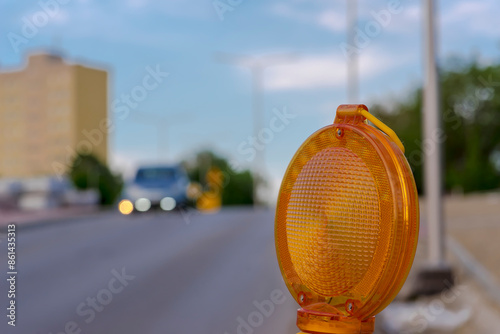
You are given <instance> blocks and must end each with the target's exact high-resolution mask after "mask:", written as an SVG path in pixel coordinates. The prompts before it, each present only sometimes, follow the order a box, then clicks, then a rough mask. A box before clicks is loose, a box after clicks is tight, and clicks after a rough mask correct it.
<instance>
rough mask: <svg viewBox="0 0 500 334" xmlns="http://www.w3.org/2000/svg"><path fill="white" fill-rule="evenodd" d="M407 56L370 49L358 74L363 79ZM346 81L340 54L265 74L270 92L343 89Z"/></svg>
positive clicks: (304, 60)
mask: <svg viewBox="0 0 500 334" xmlns="http://www.w3.org/2000/svg"><path fill="white" fill-rule="evenodd" d="M407 59H408V57H405V56H402V55H394V54H388V53H385V52H383V51H378V50H371V52H366V53H362V54H361V55H360V58H359V72H360V74H361V75H362V77H363V79H364V80H367V79H370V78H373V77H374V76H376V75H378V74H380V73H383V72H385V71H388V70H391V69H394V68H395V67H398V66H401V65H403V64H404V63H405V62H406V61H407ZM346 81H347V59H346V58H344V57H343V56H342V55H341V54H339V53H327V54H320V55H312V56H305V57H303V58H302V59H300V60H299V61H297V62H295V63H290V64H286V65H281V66H276V67H272V68H270V69H268V70H267V71H266V83H265V86H266V88H267V89H269V90H298V89H301V90H303V89H317V88H325V87H342V86H345V84H346Z"/></svg>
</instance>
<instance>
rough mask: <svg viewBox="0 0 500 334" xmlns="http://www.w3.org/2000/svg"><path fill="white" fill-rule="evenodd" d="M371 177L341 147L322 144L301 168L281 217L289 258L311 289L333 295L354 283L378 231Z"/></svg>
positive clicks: (362, 272) (370, 255)
mask: <svg viewBox="0 0 500 334" xmlns="http://www.w3.org/2000/svg"><path fill="white" fill-rule="evenodd" d="M379 220H380V208H379V201H378V196H377V188H376V185H375V181H374V179H373V177H372V175H371V173H370V170H369V169H368V167H367V166H366V164H365V163H364V162H363V160H361V159H360V158H359V157H358V156H357V155H355V154H354V153H353V152H352V151H351V150H349V149H347V148H335V147H334V148H326V149H324V150H322V151H320V152H318V153H317V154H316V155H315V156H314V157H312V158H311V159H310V160H309V161H308V162H307V163H306V164H305V165H304V167H303V168H302V170H301V172H300V173H299V175H298V177H297V179H296V181H295V184H294V185H293V188H292V192H291V196H290V202H289V206H288V213H287V217H286V232H287V239H288V240H287V241H288V247H289V251H290V257H291V261H292V263H293V265H294V267H295V270H296V271H297V274H298V276H299V277H300V279H301V280H302V282H303V283H304V284H306V285H307V286H309V287H310V288H311V289H312V290H313V291H315V292H317V293H319V294H321V295H325V296H335V295H339V294H342V293H345V292H347V291H348V290H350V289H352V288H353V287H354V286H355V285H356V284H358V283H359V282H360V281H361V280H362V278H363V276H364V275H365V273H366V271H367V270H368V267H369V266H370V263H371V262H372V260H373V255H374V252H375V247H376V245H377V241H378V238H379V232H380V224H379Z"/></svg>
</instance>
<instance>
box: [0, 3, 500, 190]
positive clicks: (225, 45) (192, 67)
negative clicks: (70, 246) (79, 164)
mask: <svg viewBox="0 0 500 334" xmlns="http://www.w3.org/2000/svg"><path fill="white" fill-rule="evenodd" d="M349 1H350V0H349ZM392 2H394V1H393V0H390V1H385V0H370V1H368V0H360V1H359V3H358V6H359V23H358V27H359V28H360V29H361V31H365V29H366V27H367V25H369V24H370V23H373V22H376V19H375V17H374V15H373V13H374V12H375V13H380V12H381V11H386V12H387V10H388V8H389V6H390V3H392ZM396 2H398V1H396ZM42 3H46V4H47V5H49V4H50V3H52V4H53V3H57V6H56V7H54V6H52V7H50V6H49V7H48V8H52V9H51V10H53V12H52V13H51V15H50V16H47V17H48V19H47V22H46V23H44V22H43V21H42V23H44V24H40V27H39V28H38V31H37V32H36V33H35V34H34V36H32V37H30V38H27V40H26V43H23V44H19V45H18V50H16V49H15V48H14V47H13V46H12V44H11V42H10V41H9V33H14V34H18V35H21V36H22V29H23V25H24V24H25V21H23V20H26V19H27V20H29V21H30V22H32V21H33V20H34V16H36V15H37V14H39V13H40V12H41V11H43V7H44V5H42ZM221 3H222V4H223V5H224V4H225V5H226V6H230V7H226V9H228V8H229V9H231V10H227V11H225V12H224V14H223V18H224V19H223V20H221V16H220V15H219V14H218V12H217V10H216V8H215V7H214V3H213V1H212V0H196V1H195V0H182V1H181V0H168V1H161V2H160V1H152V0H122V1H106V2H102V1H94V0H65V1H62V0H60V2H57V1H56V0H45V1H43V0H42V1H41V2H37V1H6V0H0V6H1V8H2V10H1V20H0V34H1V38H0V66H9V67H10V66H20V64H22V63H23V62H24V59H25V56H26V53H28V52H30V51H32V50H39V49H43V48H46V47H48V46H51V45H57V46H58V47H59V48H61V49H63V50H64V53H65V54H66V56H67V57H69V59H71V60H72V61H74V62H84V63H89V64H94V65H97V66H102V67H105V68H107V69H109V70H110V72H111V96H110V101H112V100H113V99H114V98H117V97H119V96H121V94H130V93H131V91H132V90H133V88H134V87H136V86H137V85H141V83H142V81H143V78H144V76H145V75H147V73H148V72H147V70H146V68H147V67H148V66H149V67H151V68H155V67H157V66H159V68H160V69H161V70H163V71H165V72H169V76H168V77H167V78H166V79H165V80H164V81H163V82H161V84H159V86H158V87H157V88H156V89H154V90H152V91H150V92H149V93H148V95H147V98H145V99H144V100H143V101H141V102H140V103H139V105H138V106H137V108H136V109H135V110H132V112H131V114H130V115H129V117H127V118H125V119H123V120H122V119H115V121H116V131H115V132H114V133H113V134H112V135H111V138H110V139H111V140H110V149H111V158H112V161H113V165H114V166H115V168H119V169H121V170H125V171H130V170H132V169H133V166H134V165H136V164H137V163H140V162H143V161H154V160H155V159H157V158H158V150H157V144H158V137H157V128H158V127H157V123H156V122H155V121H154V119H153V118H151V120H150V121H146V122H138V117H137V116H134V114H135V113H137V112H148V113H153V114H156V115H159V116H160V117H162V118H163V119H167V120H169V121H170V120H171V123H170V122H169V126H168V132H167V133H166V134H164V138H167V139H168V146H167V148H166V149H165V148H164V149H163V150H162V151H161V155H162V157H161V159H162V160H165V159H167V160H170V161H175V160H179V159H183V158H185V157H188V156H190V155H192V154H193V153H194V152H196V151H199V150H201V149H205V148H209V149H214V150H216V151H218V152H219V153H221V154H223V155H225V156H227V157H228V158H230V159H232V160H233V161H236V162H237V163H238V164H240V165H242V166H248V165H249V164H250V163H249V162H248V161H247V158H248V156H246V155H244V154H242V153H241V150H238V147H239V145H241V144H242V143H244V142H245V141H247V138H248V136H249V135H251V134H252V109H251V106H252V104H251V102H252V100H251V88H252V85H251V75H250V72H249V71H248V70H247V69H245V68H243V67H238V66H231V65H225V64H221V63H219V62H217V61H215V54H217V53H218V52H227V53H234V54H241V55H254V56H265V55H269V54H281V53H285V54H288V53H293V54H296V55H297V59H296V60H294V61H291V62H287V63H283V64H281V65H276V66H273V67H271V68H269V69H268V70H266V72H265V76H264V86H265V88H266V91H265V94H264V104H265V113H266V119H265V122H264V125H265V127H269V124H270V122H272V118H273V117H275V116H274V115H275V113H273V108H277V109H278V110H284V108H286V110H287V112H288V113H291V114H293V115H294V116H295V118H293V119H291V120H290V122H289V123H288V124H286V126H285V127H284V129H282V130H280V131H279V132H276V133H274V134H273V139H272V140H271V141H270V142H269V143H268V144H266V145H265V148H266V151H265V152H266V166H267V167H266V169H267V173H268V178H269V179H270V181H271V188H272V189H273V191H274V192H275V191H276V188H277V186H278V184H279V179H280V177H281V176H282V175H283V173H284V171H285V169H286V166H287V164H288V162H289V160H290V159H291V157H292V155H293V153H294V152H295V151H296V149H297V148H298V147H299V146H300V144H301V143H302V142H303V141H304V140H305V139H306V138H307V137H308V136H309V135H310V134H311V133H313V132H314V131H315V130H317V129H319V128H320V127H323V126H325V125H327V124H329V123H330V122H332V121H333V118H334V114H335V109H336V107H337V106H338V105H339V104H342V103H345V102H346V96H347V93H346V75H347V70H346V64H347V62H346V58H345V56H344V54H343V53H342V51H341V48H340V45H341V43H343V42H345V35H346V22H345V21H346V20H345V13H346V5H345V4H346V1H345V0H344V1H340V0H339V1H336V0H330V1H326V0H307V1H306V0H288V1H285V0H268V1H249V0H232V1H231V0H221V1H219V2H218V4H219V5H220V4H221ZM231 4H232V5H231ZM45 7H47V6H45ZM421 7H422V1H410V0H406V1H404V0H402V1H399V7H398V8H399V10H398V11H397V13H393V14H391V16H390V18H389V19H388V21H387V24H385V25H384V26H382V25H380V27H381V29H379V31H376V32H375V33H373V34H372V35H373V36H372V37H369V43H367V45H366V46H364V47H362V48H360V78H359V80H360V97H359V102H360V103H364V104H367V105H368V106H370V105H371V104H373V103H375V102H379V103H388V102H389V101H391V100H392V99H394V98H398V97H401V96H404V94H405V93H407V92H408V91H409V90H410V89H412V88H414V87H416V86H418V85H420V84H421V82H422V60H421V55H422V53H423V50H422V37H421V36H422V34H421V31H422V16H421ZM437 13H438V15H439V39H438V41H439V49H438V51H439V59H440V61H441V62H443V61H445V60H446V59H447V57H449V56H450V55H458V56H462V57H465V58H470V57H476V56H477V55H480V60H481V61H482V62H484V63H490V62H495V61H498V60H499V58H500V57H499V55H500V25H498V22H497V17H498V14H499V13H500V2H498V1H495V0H481V1H463V0H462V1H460V0H459V1H451V0H442V1H438V11H437ZM38 19H43V18H41V17H38ZM39 23H40V22H39ZM11 35H12V34H11ZM384 101H387V102H384ZM115 116H116V115H115ZM115 118H116V117H115ZM280 129H281V128H280Z"/></svg>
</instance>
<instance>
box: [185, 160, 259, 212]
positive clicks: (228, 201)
mask: <svg viewBox="0 0 500 334" xmlns="http://www.w3.org/2000/svg"><path fill="white" fill-rule="evenodd" d="M184 165H185V167H186V169H187V171H188V174H189V177H190V179H191V181H195V182H199V183H200V184H201V185H202V187H205V186H207V180H206V179H205V176H206V175H207V172H208V171H209V170H210V169H211V168H213V167H216V168H218V169H219V170H220V171H221V172H222V175H223V178H222V181H221V182H222V185H221V191H222V205H251V204H253V182H254V178H253V175H252V173H250V171H248V170H243V171H236V170H235V169H234V168H232V167H231V166H230V165H229V163H228V161H227V160H226V159H224V158H223V157H220V156H218V155H217V154H215V153H213V152H210V151H202V152H199V153H198V154H196V156H195V157H194V159H191V160H190V161H186V162H184Z"/></svg>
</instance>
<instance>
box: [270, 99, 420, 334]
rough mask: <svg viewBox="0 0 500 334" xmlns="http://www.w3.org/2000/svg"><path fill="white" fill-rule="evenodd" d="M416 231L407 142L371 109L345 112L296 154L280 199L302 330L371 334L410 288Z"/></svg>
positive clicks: (284, 260)
mask: <svg viewBox="0 0 500 334" xmlns="http://www.w3.org/2000/svg"><path fill="white" fill-rule="evenodd" d="M367 120H369V121H370V122H372V123H373V124H374V125H375V126H376V127H374V126H371V125H369V124H368V123H367ZM418 228H419V210H418V197H417V191H416V186H415V181H414V179H413V174H412V172H411V169H410V167H409V165H408V162H407V161H406V158H405V156H404V147H403V145H402V143H401V141H400V140H399V139H398V137H397V136H396V134H395V133H394V132H393V131H392V130H391V129H390V128H388V127H387V126H386V125H385V124H383V123H382V122H380V121H379V120H378V119H376V118H375V117H374V116H372V115H371V114H370V113H369V112H368V108H367V107H366V106H364V105H341V106H339V108H338V109H337V116H336V118H335V121H334V124H332V125H329V126H326V127H324V128H322V129H320V130H318V131H317V132H316V133H314V134H313V135H311V136H310V137H309V138H308V139H307V140H306V141H305V142H304V143H303V144H302V146H301V147H300V148H299V150H298V151H297V153H295V156H294V157H293V158H292V161H291V162H290V164H289V166H288V169H287V171H286V174H285V176H284V178H283V182H282V184H281V189H280V195H279V198H278V205H277V209H276V222H275V239H276V240H275V241H276V252H277V256H278V262H279V264H280V268H281V273H282V275H283V278H284V280H285V282H286V284H287V286H288V289H289V290H290V292H291V294H292V295H293V297H294V298H295V300H296V301H297V302H298V303H299V305H300V306H301V309H300V310H299V311H298V318H297V325H298V327H299V328H300V329H301V330H302V331H304V332H306V333H372V332H373V326H374V315H375V314H377V313H379V312H380V311H381V310H382V309H384V308H385V307H386V306H387V305H388V304H389V303H390V302H391V301H392V300H393V299H394V297H395V296H396V295H397V293H398V292H399V290H400V289H401V287H402V285H403V283H404V281H405V280H406V277H407V275H408V272H409V270H410V267H411V265H412V263H413V258H414V255H415V250H416V246H417V240H418Z"/></svg>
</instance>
